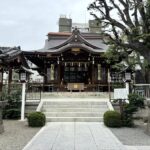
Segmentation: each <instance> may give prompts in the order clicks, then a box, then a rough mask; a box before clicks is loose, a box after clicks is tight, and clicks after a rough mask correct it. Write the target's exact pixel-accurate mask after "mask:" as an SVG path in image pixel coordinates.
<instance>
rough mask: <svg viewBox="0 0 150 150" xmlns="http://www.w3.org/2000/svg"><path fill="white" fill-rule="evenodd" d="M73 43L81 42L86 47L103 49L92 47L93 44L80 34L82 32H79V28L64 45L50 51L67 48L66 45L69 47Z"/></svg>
mask: <svg viewBox="0 0 150 150" xmlns="http://www.w3.org/2000/svg"><path fill="white" fill-rule="evenodd" d="M71 42H81V43H84V44H86V45H87V46H89V47H92V48H94V49H101V48H100V47H97V46H95V45H92V44H91V43H89V42H88V41H87V40H86V39H85V38H84V37H83V36H82V34H81V33H80V31H79V30H78V29H77V28H75V29H74V30H73V32H72V35H71V36H70V37H69V38H68V39H67V40H66V41H65V42H64V43H62V44H60V45H57V46H55V47H52V48H50V49H59V48H61V47H63V46H65V45H67V44H68V43H71Z"/></svg>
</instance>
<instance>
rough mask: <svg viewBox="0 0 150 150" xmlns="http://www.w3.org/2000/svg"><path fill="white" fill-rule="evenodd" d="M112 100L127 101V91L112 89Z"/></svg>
mask: <svg viewBox="0 0 150 150" xmlns="http://www.w3.org/2000/svg"><path fill="white" fill-rule="evenodd" d="M114 99H128V91H127V89H125V88H120V89H114Z"/></svg>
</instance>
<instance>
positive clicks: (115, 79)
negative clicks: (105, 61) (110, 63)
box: [111, 73, 123, 82]
mask: <svg viewBox="0 0 150 150" xmlns="http://www.w3.org/2000/svg"><path fill="white" fill-rule="evenodd" d="M111 82H123V75H122V74H118V73H111Z"/></svg>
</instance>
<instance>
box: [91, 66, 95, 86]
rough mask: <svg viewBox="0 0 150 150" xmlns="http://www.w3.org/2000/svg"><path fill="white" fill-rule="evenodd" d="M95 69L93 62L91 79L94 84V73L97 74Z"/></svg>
mask: <svg viewBox="0 0 150 150" xmlns="http://www.w3.org/2000/svg"><path fill="white" fill-rule="evenodd" d="M94 71H95V70H94V64H92V78H91V80H92V81H91V83H92V84H94V80H95V78H94V74H95V73H94Z"/></svg>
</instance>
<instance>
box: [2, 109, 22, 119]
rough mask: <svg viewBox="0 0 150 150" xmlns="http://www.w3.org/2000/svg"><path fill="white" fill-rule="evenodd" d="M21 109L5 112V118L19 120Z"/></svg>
mask: <svg viewBox="0 0 150 150" xmlns="http://www.w3.org/2000/svg"><path fill="white" fill-rule="evenodd" d="M20 113H21V112H20V109H15V108H14V109H6V110H4V111H3V118H5V119H19V118H20Z"/></svg>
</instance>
